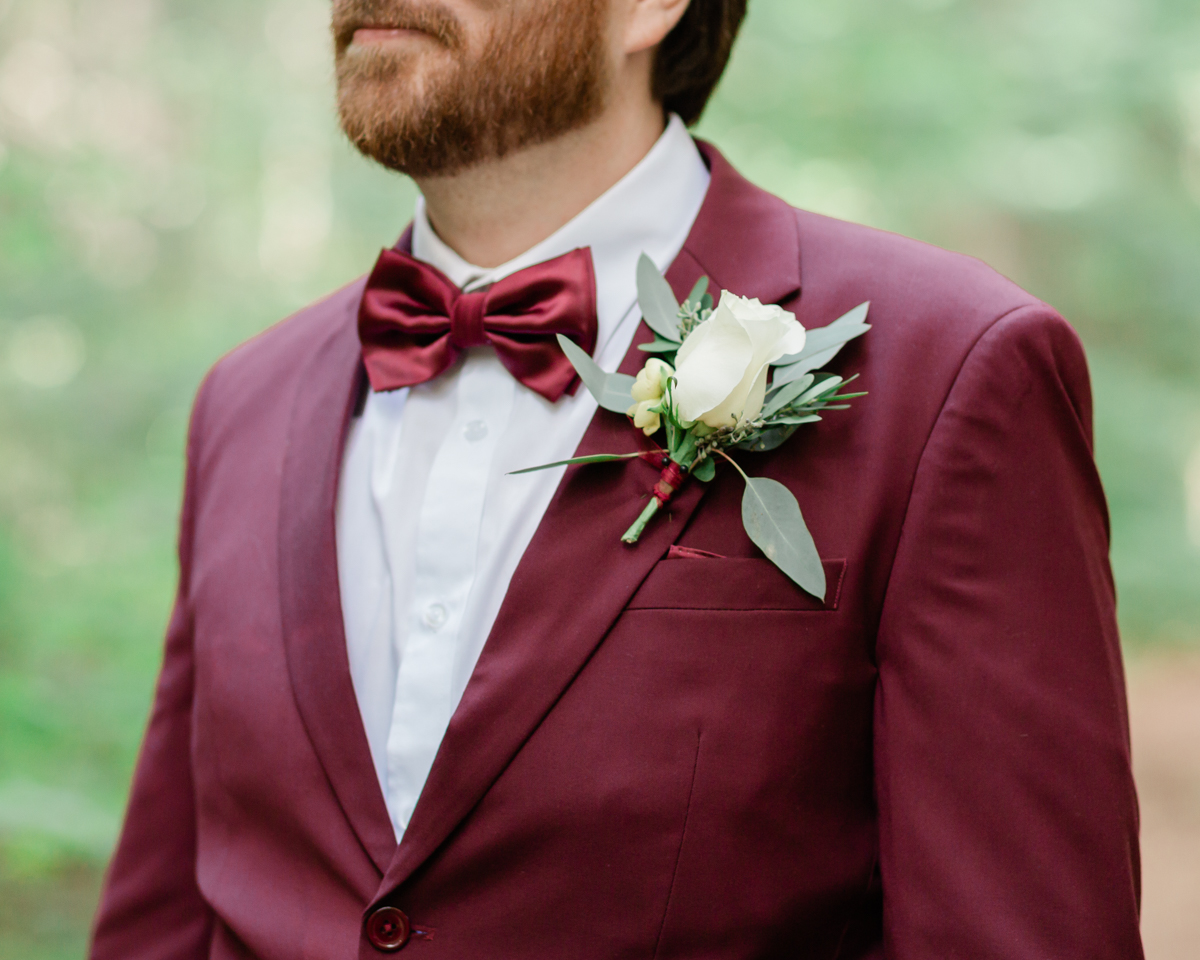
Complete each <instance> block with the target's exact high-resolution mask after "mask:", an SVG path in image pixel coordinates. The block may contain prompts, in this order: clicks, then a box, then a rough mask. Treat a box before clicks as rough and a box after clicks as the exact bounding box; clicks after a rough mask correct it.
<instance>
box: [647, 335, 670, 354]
mask: <svg viewBox="0 0 1200 960" xmlns="http://www.w3.org/2000/svg"><path fill="white" fill-rule="evenodd" d="M638 349H639V350H641V351H643V352H644V353H675V352H676V351H677V350H678V349H679V344H678V343H676V342H675V341H674V340H662V339H659V338H657V337H656V338H655V339H653V340H651V341H650V342H649V343H639V344H638Z"/></svg>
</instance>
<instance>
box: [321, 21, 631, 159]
mask: <svg viewBox="0 0 1200 960" xmlns="http://www.w3.org/2000/svg"><path fill="white" fill-rule="evenodd" d="M608 5H609V0H553V2H550V3H545V2H541V3H531V2H528V0H521V2H515V3H511V4H508V7H509V9H508V10H507V11H504V12H499V11H498V12H497V13H495V14H494V15H493V16H494V17H495V22H494V24H493V26H492V29H491V30H490V31H489V32H488V33H487V35H486V36H484V37H482V38H481V40H482V42H481V43H480V44H479V49H477V50H473V49H471V47H472V45H471V44H469V43H468V42H467V37H466V35H465V32H464V30H463V28H462V26H461V24H460V23H459V21H458V19H457V18H456V17H455V16H454V15H453V14H452V13H451V12H450V11H448V10H446V9H445V8H444V7H441V6H440V5H437V4H435V3H430V2H414V0H334V5H333V34H334V43H335V52H336V58H337V59H336V63H337V86H338V114H339V117H340V119H341V125H342V130H343V131H344V132H345V134H346V136H347V137H349V138H350V140H351V142H352V143H353V144H354V145H355V146H356V147H357V148H358V149H359V151H360V152H362V153H363V154H364V155H366V156H367V157H370V158H371V159H373V160H376V161H377V162H379V163H380V164H382V165H383V166H385V167H388V168H390V169H392V170H396V171H399V172H401V173H405V174H408V175H409V176H412V177H433V176H446V175H449V174H453V173H457V172H459V171H461V170H464V169H466V168H468V167H472V166H475V165H477V164H480V163H483V162H485V161H488V160H496V159H499V158H501V157H503V156H505V155H506V154H508V153H511V152H512V151H514V150H519V149H521V148H522V147H528V146H533V145H535V144H539V143H546V142H547V141H550V140H553V139H555V138H557V137H559V136H561V135H563V134H565V133H569V132H570V131H572V130H576V129H578V128H580V127H583V126H586V125H587V124H588V123H590V122H591V121H592V120H594V119H595V118H596V117H597V116H598V115H599V114H600V113H601V112H602V111H603V109H604V107H605V105H606V101H607V91H608V88H609V77H610V68H609V63H608V60H607V49H606V46H605V36H606V29H607V25H608ZM370 24H385V25H388V26H398V27H406V28H410V29H417V30H421V31H422V32H424V33H425V34H426V35H427V38H425V39H419V40H417V41H415V42H416V43H417V44H419V45H420V48H421V49H415V50H414V49H409V48H408V47H409V44H408V43H405V44H404V47H403V48H400V49H397V48H396V47H395V46H393V45H392V44H386V43H383V44H363V45H361V46H360V45H356V44H352V39H353V36H354V31H355V29H357V28H358V27H361V26H364V25H370ZM432 44H436V45H437V47H439V48H440V49H428V48H429V47H430V46H432ZM418 61H421V63H418ZM422 67H423V68H424V69H422Z"/></svg>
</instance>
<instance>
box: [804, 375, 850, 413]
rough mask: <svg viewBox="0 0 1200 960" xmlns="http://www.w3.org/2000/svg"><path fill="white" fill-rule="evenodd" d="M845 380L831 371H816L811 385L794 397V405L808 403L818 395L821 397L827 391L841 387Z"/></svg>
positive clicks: (830, 391)
mask: <svg viewBox="0 0 1200 960" xmlns="http://www.w3.org/2000/svg"><path fill="white" fill-rule="evenodd" d="M843 383H845V381H844V380H843V379H842V378H841V377H839V376H837V375H836V374H833V373H818V374H816V375H815V382H814V383H813V385H812V386H811V387H809V388H808V389H807V390H805V391H804V392H803V393H801V394H800V396H798V397H797V398H796V399H795V401H794V402H795V404H796V406H801V405H803V404H805V403H810V402H812V401H813V400H815V399H817V398H818V397H822V396H824V395H825V394H827V393H833V392H836V391H837V390H838V388H840V387H841V385H842V384H843Z"/></svg>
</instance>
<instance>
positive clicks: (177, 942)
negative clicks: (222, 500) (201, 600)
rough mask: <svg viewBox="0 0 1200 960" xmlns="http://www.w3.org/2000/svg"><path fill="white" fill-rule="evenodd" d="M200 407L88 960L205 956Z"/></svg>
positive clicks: (208, 914)
mask: <svg viewBox="0 0 1200 960" xmlns="http://www.w3.org/2000/svg"><path fill="white" fill-rule="evenodd" d="M199 410H200V401H197V405H196V413H194V414H193V417H192V426H191V429H190V431H189V441H188V468H187V480H186V484H185V491H184V502H183V511H182V516H181V522H180V535H179V559H180V578H179V589H178V593H177V595H176V599H175V607H174V611H173V612H172V615H171V620H170V624H169V625H168V627H167V638H166V651H165V654H164V658H163V666H162V672H161V674H160V676H159V680H158V687H157V691H156V694H155V699H154V706H153V709H152V711H151V715H150V724H149V728H148V729H147V731H146V737H145V740H144V741H143V744H142V750H141V754H140V756H139V758H138V763H137V769H136V772H135V774H134V778H133V787H132V792H131V794H130V798H129V806H128V808H127V811H126V814H125V824H124V827H123V829H122V831H121V838H120V840H119V842H118V844H117V849H116V853H115V854H114V856H113V859H112V862H111V864H110V865H109V869H108V876H107V878H106V880H105V884H104V890H103V892H102V895H101V900H100V907H99V910H98V912H97V915H96V920H95V925H94V929H93V932H92V946H91V951H90V954H89V956H90V958H91V960H185V958H186V960H203V958H206V957H208V955H209V947H210V940H211V936H212V911H211V910H210V908H209V907H208V904H207V903H206V902H205V901H204V899H203V897H202V896H201V894H200V890H199V888H198V886H197V882H196V803H195V794H194V792H193V784H192V763H191V738H192V682H193V663H192V615H191V605H190V603H189V599H188V588H189V577H190V558H191V547H192V525H193V513H194V500H195V496H196V489H195V487H196V435H197V433H198V428H197V423H198V421H199Z"/></svg>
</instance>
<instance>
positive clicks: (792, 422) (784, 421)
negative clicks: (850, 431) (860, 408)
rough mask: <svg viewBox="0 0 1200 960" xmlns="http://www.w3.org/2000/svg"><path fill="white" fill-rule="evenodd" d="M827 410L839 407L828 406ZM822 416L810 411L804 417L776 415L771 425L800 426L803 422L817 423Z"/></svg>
mask: <svg viewBox="0 0 1200 960" xmlns="http://www.w3.org/2000/svg"><path fill="white" fill-rule="evenodd" d="M825 409H827V410H837V409H840V408H838V407H826V408H825ZM820 419H821V418H820V417H819V416H817V415H816V414H815V413H809V414H806V415H805V416H802V417H799V416H798V417H776V418H775V419H774V420H772V421H771V426H773V427H778V426H796V427H798V426H800V425H801V424H803V423H816V422H817V421H818V420H820Z"/></svg>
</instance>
